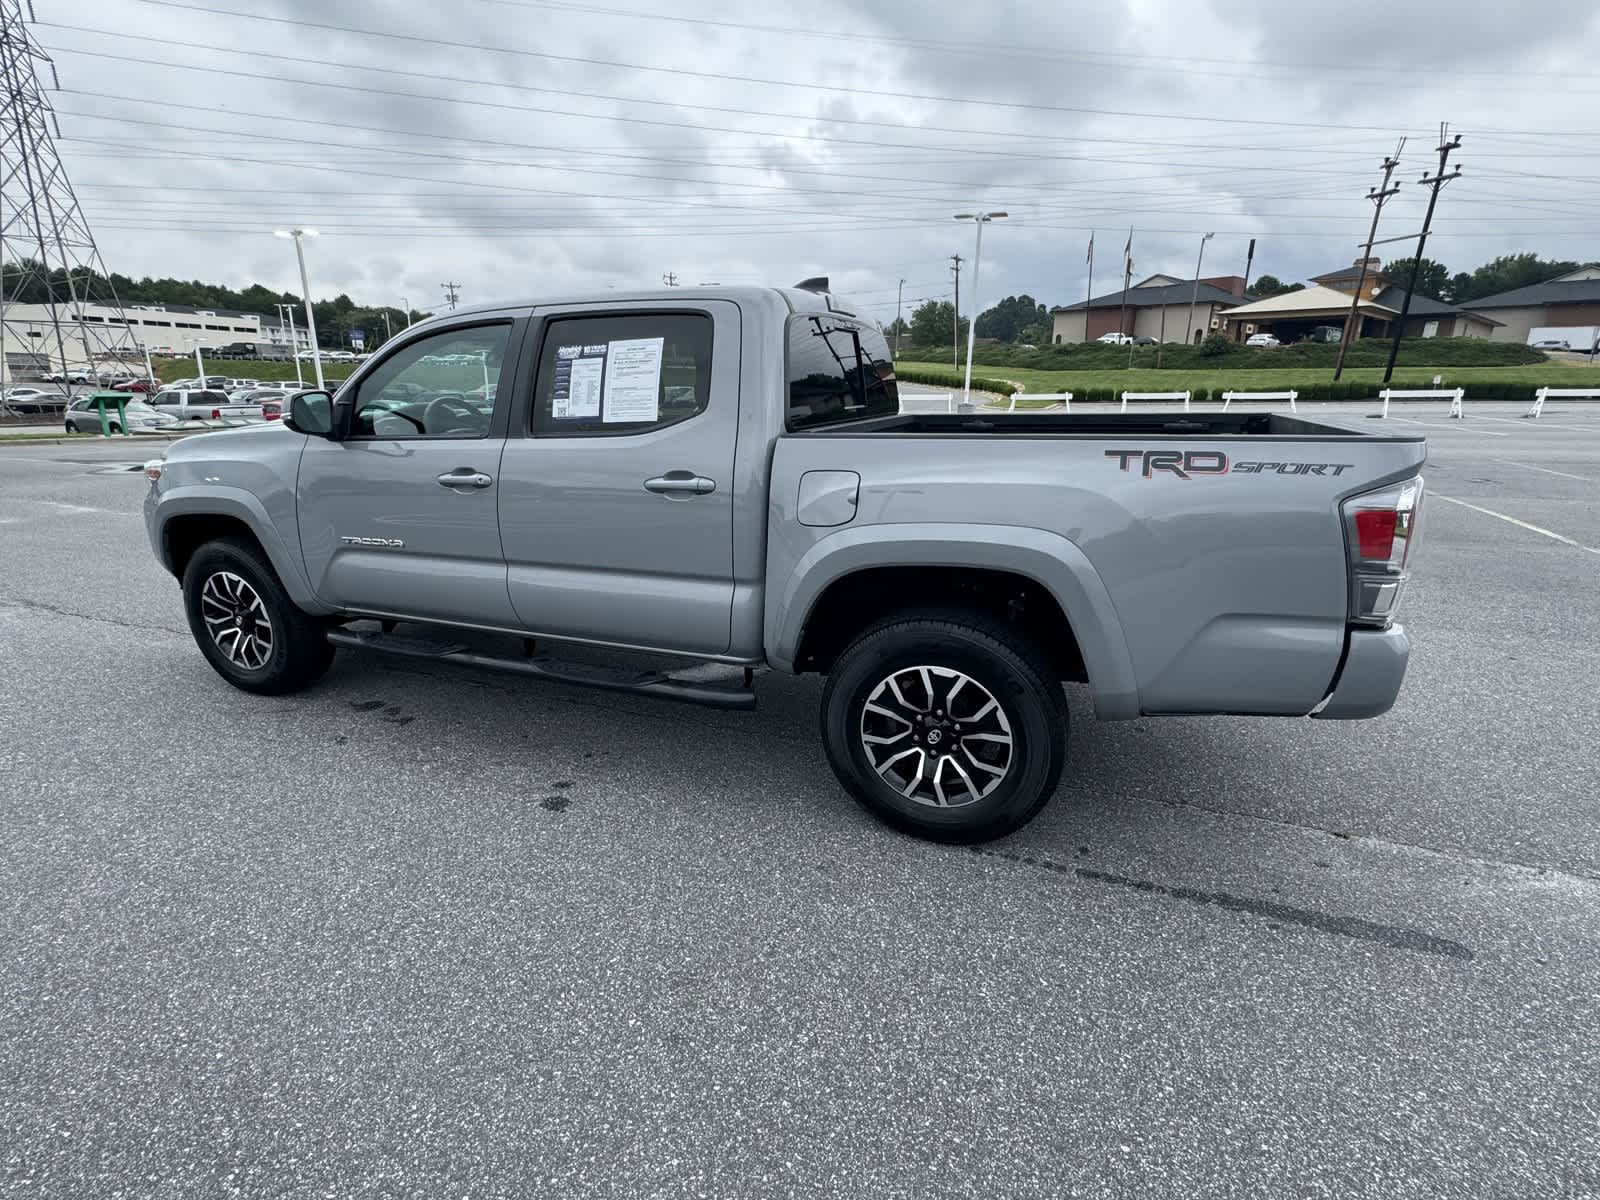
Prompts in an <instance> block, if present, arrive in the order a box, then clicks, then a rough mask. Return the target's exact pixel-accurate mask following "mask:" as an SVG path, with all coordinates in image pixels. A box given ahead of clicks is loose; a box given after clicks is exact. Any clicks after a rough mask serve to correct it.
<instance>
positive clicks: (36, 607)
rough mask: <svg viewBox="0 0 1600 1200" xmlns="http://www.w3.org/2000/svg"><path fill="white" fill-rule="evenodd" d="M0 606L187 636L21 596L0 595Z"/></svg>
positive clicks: (169, 628) (184, 631) (168, 627)
mask: <svg viewBox="0 0 1600 1200" xmlns="http://www.w3.org/2000/svg"><path fill="white" fill-rule="evenodd" d="M0 608H26V609H32V610H33V611H35V612H47V613H51V614H53V615H55V616H58V617H72V618H75V619H76V620H79V621H93V622H94V623H95V624H96V625H111V626H114V627H115V628H117V629H143V630H146V631H147V632H150V633H170V634H172V635H173V636H174V637H188V636H189V631H188V630H187V629H174V628H173V627H172V626H171V625H146V624H143V623H142V622H139V621H130V620H128V619H126V618H125V617H101V616H96V615H95V614H94V613H84V612H75V611H74V610H72V609H70V608H62V607H61V606H60V605H57V604H46V603H45V602H44V601H42V600H25V599H23V598H22V597H21V596H0Z"/></svg>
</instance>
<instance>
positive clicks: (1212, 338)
mask: <svg viewBox="0 0 1600 1200" xmlns="http://www.w3.org/2000/svg"><path fill="white" fill-rule="evenodd" d="M1233 345H1234V344H1233V343H1232V342H1230V341H1229V340H1228V339H1227V338H1225V337H1223V336H1222V335H1221V334H1220V333H1208V334H1206V340H1205V341H1203V342H1201V343H1200V346H1199V348H1198V349H1196V350H1195V353H1196V354H1198V355H1199V356H1200V357H1201V358H1221V357H1222V356H1223V355H1225V354H1226V353H1228V351H1229V350H1231V349H1233ZM1174 365H1176V364H1174Z"/></svg>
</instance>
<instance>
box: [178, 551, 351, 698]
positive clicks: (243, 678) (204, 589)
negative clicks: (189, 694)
mask: <svg viewBox="0 0 1600 1200" xmlns="http://www.w3.org/2000/svg"><path fill="white" fill-rule="evenodd" d="M183 602H184V609H185V611H186V612H187V614H188V617H189V630H190V632H191V633H193V634H194V640H195V641H196V643H198V644H199V646H200V652H201V653H202V654H204V655H205V656H206V661H207V662H209V663H210V664H211V666H212V667H213V668H214V669H215V670H216V672H217V674H219V675H221V676H222V677H223V678H224V679H226V680H227V681H228V682H229V683H231V684H233V686H234V687H236V688H241V689H243V690H244V691H247V692H259V693H261V694H263V695H269V696H275V695H282V694H283V693H285V692H296V691H299V690H301V689H302V688H306V687H309V686H310V685H311V684H313V683H315V682H316V681H317V680H318V679H320V678H322V676H323V674H324V673H325V672H326V671H327V669H328V666H329V664H331V663H332V662H333V653H334V651H333V647H332V646H330V645H329V644H328V639H327V628H326V626H325V625H324V623H323V622H322V621H319V620H318V619H317V618H315V617H312V616H310V615H308V614H307V613H304V612H302V611H301V610H300V609H299V608H298V607H296V605H295V603H294V601H293V600H291V599H290V598H289V594H288V593H287V592H286V591H284V589H283V585H282V584H281V583H279V582H278V576H277V575H276V573H274V571H273V569H272V566H271V564H270V563H268V562H267V561H266V559H265V557H264V556H263V555H262V553H261V551H260V550H259V549H258V548H257V547H256V546H254V545H252V544H250V543H249V542H245V541H243V540H240V539H238V538H222V539H219V540H218V541H214V542H207V543H206V544H205V545H204V546H201V547H200V549H199V550H197V551H195V554H194V557H193V558H191V559H190V560H189V565H188V566H187V567H186V568H185V569H184V572H183Z"/></svg>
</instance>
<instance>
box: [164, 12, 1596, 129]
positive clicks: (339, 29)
mask: <svg viewBox="0 0 1600 1200" xmlns="http://www.w3.org/2000/svg"><path fill="white" fill-rule="evenodd" d="M137 3H140V4H149V5H153V6H155V7H157V8H170V9H176V10H180V11H185V12H199V13H207V14H209V15H211V16H218V17H229V18H232V19H234V20H240V21H261V22H266V23H270V24H275V25H292V26H295V27H297V28H301V29H320V30H323V31H325V32H328V33H345V34H354V35H356V36H358V37H375V38H384V39H387V40H390V41H402V42H415V43H420V44H422V45H426V46H427V47H428V48H429V49H430V50H438V49H440V48H441V47H443V48H448V49H452V50H470V51H473V52H475V53H479V54H501V55H509V56H512V57H517V58H537V59H542V60H545V61H548V62H565V63H574V64H577V65H580V66H586V67H610V68H613V69H615V70H623V71H645V72H650V73H653V74H659V75H672V76H678V77H687V78H693V79H715V80H718V81H720V82H724V83H752V84H757V85H760V86H762V87H786V88H796V89H799V90H802V91H805V92H808V93H815V92H818V91H828V92H841V93H845V94H848V95H854V96H873V97H877V98H880V99H886V100H921V101H925V102H928V103H933V104H969V105H973V106H975V107H980V108H999V109H1012V110H1020V111H1026V112H1053V113H1074V114H1079V115H1085V116H1100V117H1133V118H1137V119H1139V120H1145V121H1186V122H1199V123H1203V124H1211V125H1263V126H1270V127H1273V128H1278V129H1337V130H1356V129H1359V130H1365V131H1373V132H1380V133H1389V132H1392V127H1389V126H1381V125H1354V124H1350V123H1346V122H1342V123H1333V122H1326V121H1281V120H1272V119H1270V118H1259V117H1217V116H1195V115H1193V114H1181V113H1159V112H1140V111H1134V110H1127V109H1111V108H1088V107H1083V106H1078V105H1065V104H1029V103H1025V102H1023V101H1020V100H990V99H987V98H974V97H965V96H941V95H937V94H932V93H925V92H896V91H889V90H887V89H881V88H857V87H848V86H845V85H840V84H823V83H818V82H816V81H815V80H793V79H769V78H765V77H763V76H758V75H735V74H731V73H729V72H724V71H695V70H691V69H689V68H687V67H662V66H655V65H653V64H648V63H630V62H623V61H621V60H617V59H607V58H589V57H585V56H583V55H576V54H554V53H551V52H549V51H545V50H527V49H521V48H517V47H510V46H495V45H491V44H489V43H485V42H458V41H452V40H449V39H446V38H440V37H437V36H433V35H422V34H415V33H398V32H396V31H394V30H389V29H370V28H363V27H361V26H359V25H335V24H332V23H330V22H326V21H306V20H302V19H300V18H296V17H275V16H267V15H265V14H262V13H250V12H240V11H239V10H237V9H231V8H212V7H210V6H208V5H203V4H187V3H184V2H183V0H137ZM1496 132H1504V131H1496ZM1543 132H1544V133H1545V134H1546V136H1548V135H1549V134H1550V133H1552V132H1554V131H1552V130H1548V129H1547V130H1544V131H1543ZM1597 136H1600V135H1597Z"/></svg>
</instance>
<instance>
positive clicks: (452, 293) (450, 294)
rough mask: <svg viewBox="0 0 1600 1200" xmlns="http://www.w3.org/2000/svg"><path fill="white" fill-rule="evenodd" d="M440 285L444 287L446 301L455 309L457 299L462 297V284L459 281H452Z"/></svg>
mask: <svg viewBox="0 0 1600 1200" xmlns="http://www.w3.org/2000/svg"><path fill="white" fill-rule="evenodd" d="M439 286H440V287H441V288H443V289H444V298H445V300H446V302H447V303H448V304H449V305H450V307H451V308H452V309H454V308H455V306H456V301H457V300H459V299H460V298H461V285H460V284H459V283H454V282H451V283H441V284H440V285H439Z"/></svg>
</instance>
